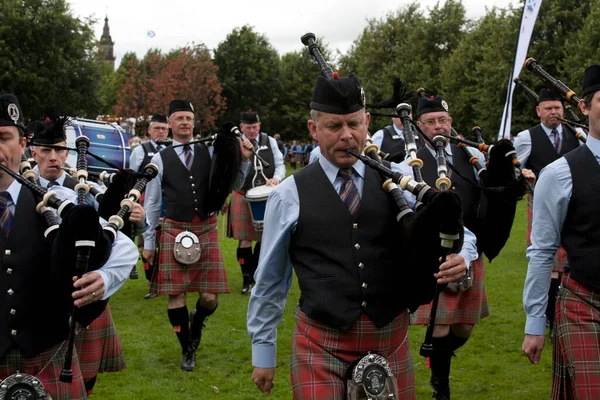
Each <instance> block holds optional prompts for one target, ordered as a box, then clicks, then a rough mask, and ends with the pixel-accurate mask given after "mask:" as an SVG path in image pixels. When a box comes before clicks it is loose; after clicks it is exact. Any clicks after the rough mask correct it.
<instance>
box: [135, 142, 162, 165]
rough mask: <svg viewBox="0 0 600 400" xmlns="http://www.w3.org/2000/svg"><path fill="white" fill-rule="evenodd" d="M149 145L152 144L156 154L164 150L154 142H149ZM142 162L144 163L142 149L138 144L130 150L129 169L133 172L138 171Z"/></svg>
mask: <svg viewBox="0 0 600 400" xmlns="http://www.w3.org/2000/svg"><path fill="white" fill-rule="evenodd" d="M150 143H152V146H154V148H155V149H156V152H157V153H158V152H159V151H161V150H162V149H164V148H165V146H163V145H162V144H160V145H159V144H156V142H155V141H154V140H150ZM142 161H144V147H143V146H142V145H141V144H140V145H139V146H136V147H135V148H134V149H133V150H131V154H130V155H129V168H131V169H132V170H134V171H137V170H139V169H140V166H141V165H142Z"/></svg>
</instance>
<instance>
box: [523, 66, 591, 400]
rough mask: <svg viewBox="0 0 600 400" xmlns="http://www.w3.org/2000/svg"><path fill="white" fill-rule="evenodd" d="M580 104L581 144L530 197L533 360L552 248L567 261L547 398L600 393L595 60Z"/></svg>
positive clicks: (529, 347) (527, 342)
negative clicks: (585, 125) (585, 126)
mask: <svg viewBox="0 0 600 400" xmlns="http://www.w3.org/2000/svg"><path fill="white" fill-rule="evenodd" d="M579 107H580V109H581V111H582V112H583V114H584V115H585V116H587V117H588V118H589V128H590V129H589V135H588V137H587V142H586V144H585V145H583V146H580V147H578V148H577V149H575V150H573V151H571V152H569V153H568V154H566V155H564V156H562V157H560V158H559V159H558V160H556V161H554V162H552V163H550V164H549V165H548V166H546V167H545V168H544V169H543V170H542V171H541V174H540V175H539V179H538V182H537V184H536V186H535V197H534V199H533V203H534V204H533V205H534V214H533V223H532V230H531V246H529V248H528V249H527V258H528V259H529V265H528V268H527V278H526V280H525V288H524V291H523V305H524V307H525V312H526V314H527V321H526V324H525V339H524V340H523V346H522V349H523V353H525V355H526V356H527V358H528V359H529V361H530V362H532V363H534V364H537V363H539V361H540V356H541V353H542V350H543V348H544V344H545V336H544V332H545V317H546V316H545V314H546V312H547V309H548V308H547V302H548V301H551V299H548V296H547V293H548V288H549V287H550V286H551V281H550V279H551V270H552V260H553V257H554V253H556V251H557V249H558V248H559V245H562V246H563V247H564V249H565V251H566V253H567V257H568V259H569V264H568V265H565V268H564V274H563V277H562V282H561V287H560V289H559V291H558V296H557V299H556V309H555V321H554V324H555V326H554V335H553V336H552V345H553V350H552V361H553V362H552V370H553V376H552V399H553V400H574V399H577V400H583V399H586V400H591V399H598V398H600V346H598V338H599V337H600V270H599V268H598V259H599V254H598V249H599V248H600V215H599V214H598V210H597V207H598V203H599V202H600V165H599V164H600V65H599V64H595V65H591V66H589V67H587V68H586V69H585V71H584V74H583V92H582V100H581V102H580V106H579Z"/></svg>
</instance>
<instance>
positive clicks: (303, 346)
mask: <svg viewBox="0 0 600 400" xmlns="http://www.w3.org/2000/svg"><path fill="white" fill-rule="evenodd" d="M369 351H370V352H373V353H378V354H380V355H382V356H384V357H385V358H386V359H387V360H388V361H389V363H390V366H391V368H392V371H393V372H394V375H395V376H396V380H397V383H398V390H399V397H398V399H402V400H413V399H415V377H414V370H413V363H412V358H411V355H410V347H409V342H408V313H407V312H406V311H404V312H402V313H401V314H399V315H398V316H397V317H396V318H395V319H394V320H393V321H392V322H390V323H389V324H387V325H386V326H385V327H383V328H377V326H376V325H375V324H374V323H373V322H372V321H371V319H370V318H369V317H368V316H367V315H366V314H365V313H363V314H362V315H361V317H360V318H359V319H358V320H357V321H356V322H355V323H354V325H352V327H351V328H350V330H348V331H341V330H339V329H334V328H331V327H328V326H327V325H324V324H322V323H320V322H318V321H315V320H314V319H312V318H310V317H308V316H307V315H306V314H305V313H303V312H302V311H301V310H300V309H299V308H297V309H296V327H295V328H294V334H293V336H292V359H291V364H290V377H291V381H292V388H293V393H294V399H295V400H314V399H343V398H345V397H344V395H345V394H344V393H345V389H346V383H347V380H348V379H350V378H351V373H349V371H348V369H349V368H350V367H351V366H352V364H353V363H354V362H355V361H357V360H358V359H359V358H361V357H363V356H365V355H366V354H367V353H368V352H369Z"/></svg>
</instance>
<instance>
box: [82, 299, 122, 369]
mask: <svg viewBox="0 0 600 400" xmlns="http://www.w3.org/2000/svg"><path fill="white" fill-rule="evenodd" d="M75 347H76V348H77V354H78V356H79V365H80V367H81V374H82V375H83V379H84V380H88V379H91V378H93V377H95V376H96V375H98V374H100V373H103V372H117V371H121V370H123V369H125V357H124V356H123V348H122V347H121V341H120V340H119V335H118V334H117V328H116V327H115V322H114V321H113V318H112V313H111V312H110V307H109V306H108V304H107V305H106V309H105V310H104V312H103V313H102V314H101V315H100V316H99V317H98V318H96V319H95V320H94V322H92V323H91V324H90V326H89V327H88V328H87V329H84V330H83V331H82V332H81V333H79V335H77V336H76V339H75Z"/></svg>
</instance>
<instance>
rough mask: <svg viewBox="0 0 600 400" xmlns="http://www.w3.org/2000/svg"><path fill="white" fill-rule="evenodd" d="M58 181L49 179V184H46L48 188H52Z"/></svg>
mask: <svg viewBox="0 0 600 400" xmlns="http://www.w3.org/2000/svg"><path fill="white" fill-rule="evenodd" d="M57 185H58V183H56V181H48V185H47V186H46V187H47V188H48V189H50V188H51V187H52V186H57Z"/></svg>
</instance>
